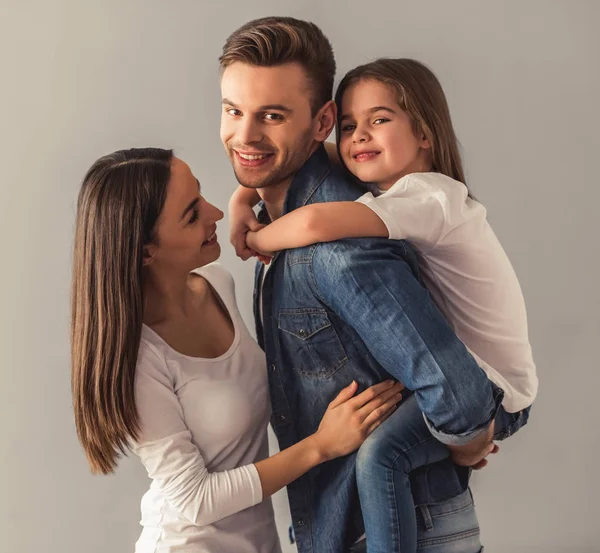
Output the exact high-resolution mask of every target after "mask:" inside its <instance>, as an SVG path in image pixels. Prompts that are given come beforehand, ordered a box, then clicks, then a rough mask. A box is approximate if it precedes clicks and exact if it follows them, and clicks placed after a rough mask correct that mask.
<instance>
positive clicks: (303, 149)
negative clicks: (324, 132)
mask: <svg viewBox="0 0 600 553" xmlns="http://www.w3.org/2000/svg"><path fill="white" fill-rule="evenodd" d="M312 144H313V138H312V130H311V129H307V131H306V132H305V133H304V134H303V135H302V136H300V138H298V140H297V141H296V142H295V144H293V146H292V147H290V149H289V150H288V152H289V154H290V155H289V156H288V158H287V159H286V160H284V161H283V164H282V165H279V166H276V167H273V168H272V169H271V171H269V172H268V173H267V174H265V175H263V176H261V178H260V179H256V178H250V179H248V178H244V175H243V174H238V171H237V170H236V166H235V165H233V172H234V174H235V178H236V179H237V181H238V182H239V183H240V184H241V185H242V186H243V187H245V188H253V189H256V188H268V187H269V186H274V185H277V184H280V183H282V182H285V181H287V180H288V179H290V180H291V178H292V177H293V176H294V174H295V173H296V172H297V171H298V170H299V169H300V168H301V167H302V166H303V165H304V164H305V163H306V162H307V160H308V158H309V155H310V149H311V146H312ZM232 153H233V152H232ZM233 155H234V156H235V153H233ZM240 172H241V171H240Z"/></svg>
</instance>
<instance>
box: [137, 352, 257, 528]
mask: <svg viewBox="0 0 600 553" xmlns="http://www.w3.org/2000/svg"><path fill="white" fill-rule="evenodd" d="M144 346H145V347H144V348H143V349H144V350H145V351H143V352H142V351H140V359H139V360H138V365H137V371H136V382H135V397H136V406H137V409H138V414H139V420H140V428H141V432H140V436H139V439H138V441H137V442H136V443H135V444H133V445H132V451H133V452H134V453H135V454H136V455H138V456H139V457H140V459H141V461H142V463H143V465H144V466H145V468H146V470H147V471H148V476H149V477H150V478H151V479H152V480H153V481H154V483H155V485H156V484H158V487H159V488H160V490H161V491H162V493H163V494H164V495H165V497H166V498H167V499H168V501H169V502H170V503H171V505H172V506H173V507H175V509H177V510H178V511H179V512H180V513H181V514H182V515H183V516H184V517H185V518H187V519H188V520H189V521H190V522H192V523H193V524H196V525H199V526H204V525H207V524H211V523H213V522H216V521H218V520H221V519H223V518H225V517H228V516H230V515H232V514H234V513H237V512H239V511H242V510H244V509H246V508H248V507H252V506H253V505H256V504H258V503H260V502H261V501H262V499H263V497H262V486H261V482H260V477H259V475H258V471H257V470H256V467H255V466H254V464H249V465H245V466H242V467H238V468H235V469H232V470H225V471H222V472H213V473H210V472H209V471H208V470H207V468H206V465H205V463H204V460H203V458H202V455H201V454H200V451H199V450H198V447H197V446H196V445H195V444H194V443H193V441H192V436H191V433H190V431H189V429H188V428H187V427H186V424H185V421H184V417H183V410H182V408H181V405H180V403H179V400H178V398H177V396H176V394H175V392H174V389H173V382H172V378H171V376H170V373H169V371H168V368H167V364H166V361H165V360H164V359H162V358H161V356H160V354H159V353H158V352H155V351H154V349H153V348H152V346H150V345H149V344H144Z"/></svg>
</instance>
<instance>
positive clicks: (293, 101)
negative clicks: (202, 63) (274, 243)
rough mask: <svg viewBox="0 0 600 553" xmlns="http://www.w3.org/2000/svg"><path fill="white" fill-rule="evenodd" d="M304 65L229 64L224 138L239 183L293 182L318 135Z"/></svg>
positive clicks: (251, 185) (224, 89)
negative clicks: (259, 65)
mask: <svg viewBox="0 0 600 553" xmlns="http://www.w3.org/2000/svg"><path fill="white" fill-rule="evenodd" d="M310 95H311V90H310V88H309V81H308V79H307V77H306V75H305V72H304V70H303V69H302V67H301V66H300V65H298V64H296V63H288V64H285V65H280V66H277V67H256V66H253V65H248V64H245V63H242V62H235V63H233V64H231V65H229V66H228V67H227V68H226V69H225V70H224V72H223V75H222V77H221V97H222V104H223V109H222V112H221V140H222V142H223V145H224V146H225V150H226V152H227V155H228V156H229V158H230V160H231V164H232V165H233V170H234V172H235V176H236V177H237V180H238V181H239V183H240V184H241V185H242V186H245V187H247V188H266V187H268V186H272V185H276V184H281V183H284V182H286V181H289V180H291V178H292V177H293V175H294V173H295V172H296V171H298V169H300V167H302V165H304V163H305V162H306V160H307V159H308V158H309V157H310V155H311V153H312V150H313V148H314V145H315V138H316V136H317V134H318V130H317V127H318V124H316V123H315V119H314V118H313V117H312V114H311V106H310V98H311V96H310Z"/></svg>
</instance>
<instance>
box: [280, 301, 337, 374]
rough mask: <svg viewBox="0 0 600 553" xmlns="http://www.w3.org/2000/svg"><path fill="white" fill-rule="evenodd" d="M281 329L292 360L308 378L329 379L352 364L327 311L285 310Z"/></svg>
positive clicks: (285, 347) (281, 312)
mask: <svg viewBox="0 0 600 553" xmlns="http://www.w3.org/2000/svg"><path fill="white" fill-rule="evenodd" d="M278 328H279V333H280V339H281V341H282V343H283V344H282V345H283V348H282V349H283V350H284V351H286V353H287V354H288V355H289V359H288V361H289V362H290V363H291V364H292V366H293V369H294V370H295V371H296V372H298V373H300V374H302V375H304V376H308V377H311V378H329V377H330V376H331V375H333V373H335V372H336V371H337V370H338V369H339V368H340V367H341V366H342V365H344V364H345V363H347V362H348V356H347V355H346V352H345V350H344V347H343V346H342V342H341V341H340V339H339V337H338V334H337V332H336V331H335V328H334V327H333V325H332V324H331V321H330V320H329V316H328V315H327V311H325V309H318V308H308V309H306V308H303V309H281V310H280V311H279V318H278Z"/></svg>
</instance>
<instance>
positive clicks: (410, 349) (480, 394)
mask: <svg viewBox="0 0 600 553" xmlns="http://www.w3.org/2000/svg"><path fill="white" fill-rule="evenodd" d="M409 253H410V252H409V251H408V248H407V245H406V243H405V242H402V241H392V240H373V239H359V240H342V241H338V242H333V243H329V244H320V245H318V246H316V247H315V250H314V252H313V259H312V277H313V285H314V286H315V287H316V293H317V294H318V295H319V296H320V298H321V299H322V301H323V302H324V303H325V304H326V305H327V306H328V307H329V308H330V309H331V310H332V311H334V312H335V313H336V314H338V315H339V316H340V317H341V318H342V319H343V320H344V321H345V322H346V323H347V324H348V325H350V326H351V327H353V328H354V330H355V331H356V332H357V333H358V335H359V336H360V338H361V339H362V340H363V342H364V343H365V345H366V347H367V349H368V350H369V352H370V353H371V355H373V357H374V358H375V359H376V360H377V362H378V363H379V364H380V365H381V366H382V367H383V368H384V369H385V370H386V371H387V372H389V373H390V374H391V375H392V376H393V377H395V378H396V379H398V380H400V381H401V382H403V383H404V385H405V386H406V387H407V388H409V389H411V390H414V391H415V394H416V396H417V401H418V403H419V407H420V409H421V411H422V412H423V414H424V415H425V419H426V421H427V422H428V425H429V427H430V429H431V430H432V433H434V435H435V437H436V438H438V439H439V440H440V441H442V442H444V443H447V444H461V443H466V442H468V441H470V440H471V439H473V438H474V437H476V435H477V434H479V433H480V432H483V431H485V429H486V428H487V427H488V426H489V424H490V422H491V421H492V420H493V417H494V415H495V412H496V410H497V406H498V404H499V399H498V398H497V397H495V395H494V392H493V389H492V387H491V384H490V382H489V380H488V379H487V377H486V375H485V373H484V372H483V371H482V370H481V368H480V367H479V366H478V365H477V363H476V362H475V360H474V359H473V357H472V356H471V355H470V353H469V352H468V351H467V349H466V347H465V346H464V344H463V343H462V342H461V341H460V340H459V339H458V337H457V336H456V335H455V334H454V332H453V331H452V330H451V328H450V327H449V326H448V324H447V322H446V320H445V318H444V317H443V315H442V314H441V313H440V311H439V310H438V309H437V307H436V306H435V305H434V304H433V302H432V300H431V297H430V295H429V293H428V291H427V290H426V289H425V288H424V287H423V286H422V285H421V284H420V283H419V281H418V280H417V278H416V277H415V274H414V272H413V271H412V270H411V267H410V266H409V264H408V263H407V254H409Z"/></svg>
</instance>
